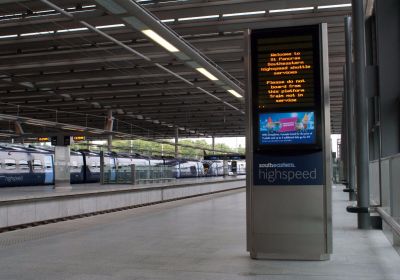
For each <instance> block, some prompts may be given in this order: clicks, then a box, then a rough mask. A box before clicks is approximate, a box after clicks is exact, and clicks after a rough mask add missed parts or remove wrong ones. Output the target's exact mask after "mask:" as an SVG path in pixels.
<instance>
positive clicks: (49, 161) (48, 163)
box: [44, 158, 53, 169]
mask: <svg viewBox="0 0 400 280" xmlns="http://www.w3.org/2000/svg"><path fill="white" fill-rule="evenodd" d="M44 165H45V166H46V169H53V162H52V159H51V158H45V161H44Z"/></svg>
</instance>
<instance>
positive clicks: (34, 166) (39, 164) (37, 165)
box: [33, 159, 43, 170]
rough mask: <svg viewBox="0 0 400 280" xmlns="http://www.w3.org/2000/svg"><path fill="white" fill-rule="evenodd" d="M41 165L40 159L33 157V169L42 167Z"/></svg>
mask: <svg viewBox="0 0 400 280" xmlns="http://www.w3.org/2000/svg"><path fill="white" fill-rule="evenodd" d="M42 167H43V165H42V161H41V160H39V159H34V160H33V169H35V170H38V169H42Z"/></svg>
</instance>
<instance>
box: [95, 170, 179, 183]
mask: <svg viewBox="0 0 400 280" xmlns="http://www.w3.org/2000/svg"><path fill="white" fill-rule="evenodd" d="M102 179H103V180H102V183H103V184H135V185H136V184H151V183H163V182H169V181H172V180H175V178H174V176H173V167H171V166H141V165H126V166H118V167H115V166H113V165H111V166H110V165H105V166H104V168H103V174H102Z"/></svg>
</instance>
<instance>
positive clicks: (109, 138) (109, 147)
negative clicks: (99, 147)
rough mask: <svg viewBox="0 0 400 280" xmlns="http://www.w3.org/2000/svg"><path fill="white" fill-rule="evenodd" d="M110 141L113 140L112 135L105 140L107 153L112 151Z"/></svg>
mask: <svg viewBox="0 0 400 280" xmlns="http://www.w3.org/2000/svg"><path fill="white" fill-rule="evenodd" d="M112 140H113V137H112V135H108V138H107V150H108V151H109V152H111V150H112Z"/></svg>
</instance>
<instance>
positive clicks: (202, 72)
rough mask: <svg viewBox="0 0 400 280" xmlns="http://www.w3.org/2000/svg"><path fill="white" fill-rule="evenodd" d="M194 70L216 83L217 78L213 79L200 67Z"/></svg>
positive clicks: (211, 75) (213, 77) (212, 76)
mask: <svg viewBox="0 0 400 280" xmlns="http://www.w3.org/2000/svg"><path fill="white" fill-rule="evenodd" d="M196 70H197V71H199V72H200V73H201V74H203V75H204V76H206V77H207V78H209V79H210V80H211V81H218V78H217V77H215V76H214V75H213V74H211V73H210V72H208V71H207V70H206V69H205V68H202V67H200V68H196Z"/></svg>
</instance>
